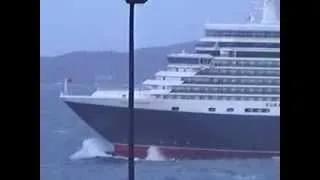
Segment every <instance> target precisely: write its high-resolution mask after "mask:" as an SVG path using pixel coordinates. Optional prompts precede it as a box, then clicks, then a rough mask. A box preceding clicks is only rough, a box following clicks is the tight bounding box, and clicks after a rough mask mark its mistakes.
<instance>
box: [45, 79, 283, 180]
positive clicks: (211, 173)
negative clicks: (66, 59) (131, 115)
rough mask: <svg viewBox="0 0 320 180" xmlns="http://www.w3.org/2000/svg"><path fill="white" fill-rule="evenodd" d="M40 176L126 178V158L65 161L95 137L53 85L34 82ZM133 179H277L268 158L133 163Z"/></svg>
mask: <svg viewBox="0 0 320 180" xmlns="http://www.w3.org/2000/svg"><path fill="white" fill-rule="evenodd" d="M40 86H41V93H40V103H41V105H40V117H41V119H40V124H41V125H40V152H41V153H40V178H41V180H106V179H112V180H126V179H128V177H127V169H128V168H127V162H126V161H125V160H120V159H115V158H112V157H101V158H95V157H92V158H86V159H70V156H71V155H72V154H74V153H75V152H77V151H79V149H81V148H82V144H83V142H84V141H85V140H88V139H90V138H96V137H98V135H97V134H96V133H95V132H94V131H93V130H92V129H90V128H89V127H88V126H87V125H86V124H85V123H84V122H82V121H81V120H80V119H79V118H78V117H77V116H76V115H75V114H74V113H73V112H72V111H71V110H70V109H68V107H67V106H65V105H64V104H63V103H62V102H61V101H60V100H59V98H58V97H59V93H60V89H61V87H60V85H59V84H40ZM135 167H136V173H135V174H136V179H137V180H277V179H280V177H279V176H280V162H279V160H274V159H264V160H259V159H247V160H198V161H191V160H175V161H137V162H136V166H135Z"/></svg>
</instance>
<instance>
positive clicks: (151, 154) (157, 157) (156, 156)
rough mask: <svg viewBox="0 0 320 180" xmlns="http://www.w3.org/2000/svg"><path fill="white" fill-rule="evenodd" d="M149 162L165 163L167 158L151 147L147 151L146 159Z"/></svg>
mask: <svg viewBox="0 0 320 180" xmlns="http://www.w3.org/2000/svg"><path fill="white" fill-rule="evenodd" d="M145 160H147V161H165V160H166V157H165V156H164V155H163V154H162V153H161V151H160V150H159V149H158V148H157V147H155V146H150V147H149V148H148V151H147V157H146V158H145Z"/></svg>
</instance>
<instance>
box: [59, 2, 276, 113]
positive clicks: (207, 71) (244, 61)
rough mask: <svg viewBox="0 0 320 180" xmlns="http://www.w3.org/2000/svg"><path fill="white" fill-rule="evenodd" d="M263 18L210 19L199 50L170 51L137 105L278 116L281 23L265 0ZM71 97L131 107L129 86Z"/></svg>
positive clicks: (138, 96)
mask: <svg viewBox="0 0 320 180" xmlns="http://www.w3.org/2000/svg"><path fill="white" fill-rule="evenodd" d="M262 14H263V15H262V20H261V23H254V22H253V19H252V18H250V21H249V22H248V23H246V24H206V25H205V37H203V38H201V39H200V41H199V43H198V44H197V46H196V47H195V50H196V53H187V52H184V51H182V52H181V53H175V54H169V55H168V57H167V61H168V67H167V69H166V70H161V71H159V72H156V73H155V77H154V78H153V79H148V80H146V81H144V82H143V85H144V87H145V88H144V90H140V91H136V92H135V108H143V109H152V110H162V111H181V112H195V113H217V114H235V115H236V114H238V115H267V116H279V115H280V25H279V22H278V20H277V18H276V10H275V3H274V1H273V0H265V1H264V8H263V13H262ZM61 97H62V98H64V99H67V100H68V101H74V102H82V103H88V104H100V105H105V106H117V107H126V106H128V91H127V90H119V91H115V90H112V91H108V90H97V91H96V92H94V93H93V94H92V95H90V96H75V95H68V94H67V93H65V94H62V95H61Z"/></svg>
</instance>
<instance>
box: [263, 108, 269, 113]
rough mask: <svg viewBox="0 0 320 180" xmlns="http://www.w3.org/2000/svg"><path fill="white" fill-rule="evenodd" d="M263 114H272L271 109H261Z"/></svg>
mask: <svg viewBox="0 0 320 180" xmlns="http://www.w3.org/2000/svg"><path fill="white" fill-rule="evenodd" d="M261 112H263V113H267V112H270V109H261Z"/></svg>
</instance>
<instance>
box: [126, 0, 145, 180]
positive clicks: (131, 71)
mask: <svg viewBox="0 0 320 180" xmlns="http://www.w3.org/2000/svg"><path fill="white" fill-rule="evenodd" d="M126 2H127V3H128V4H129V6H130V15H129V103H128V108H129V134H128V135H129V138H128V139H129V142H128V146H129V163H128V164H129V165H128V170H129V180H134V110H133V108H134V37H133V34H134V5H135V4H144V3H146V2H147V0H126Z"/></svg>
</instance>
